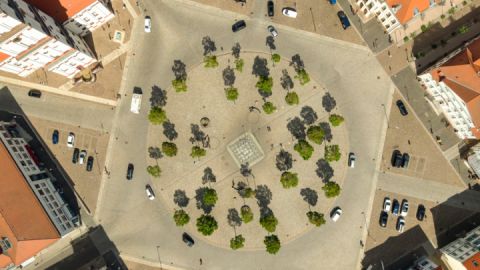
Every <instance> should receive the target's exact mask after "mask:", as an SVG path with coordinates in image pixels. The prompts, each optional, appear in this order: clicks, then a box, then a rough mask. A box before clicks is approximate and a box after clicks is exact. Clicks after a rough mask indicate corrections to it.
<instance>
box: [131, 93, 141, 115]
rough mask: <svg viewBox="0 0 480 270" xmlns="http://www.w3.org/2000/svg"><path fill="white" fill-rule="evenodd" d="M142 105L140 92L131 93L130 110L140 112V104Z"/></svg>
mask: <svg viewBox="0 0 480 270" xmlns="http://www.w3.org/2000/svg"><path fill="white" fill-rule="evenodd" d="M141 105H142V94H136V93H133V95H132V104H131V105H130V111H131V112H133V113H137V114H138V113H140V106H141Z"/></svg>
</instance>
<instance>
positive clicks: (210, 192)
mask: <svg viewBox="0 0 480 270" xmlns="http://www.w3.org/2000/svg"><path fill="white" fill-rule="evenodd" d="M202 200H203V204H205V205H207V206H211V205H215V203H217V200H218V196H217V191H216V190H215V189H213V188H206V189H205V192H204V193H203V198H202Z"/></svg>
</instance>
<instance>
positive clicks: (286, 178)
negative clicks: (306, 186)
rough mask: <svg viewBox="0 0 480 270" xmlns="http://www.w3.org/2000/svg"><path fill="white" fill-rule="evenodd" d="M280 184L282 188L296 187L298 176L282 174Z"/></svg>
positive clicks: (288, 173)
mask: <svg viewBox="0 0 480 270" xmlns="http://www.w3.org/2000/svg"><path fill="white" fill-rule="evenodd" d="M280 182H281V183H282V186H283V187H284V188H291V187H296V186H297V185H298V175H297V174H296V173H291V172H284V173H282V177H280Z"/></svg>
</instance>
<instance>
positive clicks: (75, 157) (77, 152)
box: [72, 148, 80, 164]
mask: <svg viewBox="0 0 480 270" xmlns="http://www.w3.org/2000/svg"><path fill="white" fill-rule="evenodd" d="M79 155H80V149H78V148H75V149H73V155H72V163H73V164H77V162H78V156H79Z"/></svg>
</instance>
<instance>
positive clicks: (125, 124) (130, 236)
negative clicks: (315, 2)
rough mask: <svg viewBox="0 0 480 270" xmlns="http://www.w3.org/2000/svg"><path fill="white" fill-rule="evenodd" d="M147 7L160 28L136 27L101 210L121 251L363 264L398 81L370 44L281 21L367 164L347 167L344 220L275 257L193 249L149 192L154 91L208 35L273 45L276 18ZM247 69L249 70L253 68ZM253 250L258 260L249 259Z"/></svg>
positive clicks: (286, 265) (321, 265)
mask: <svg viewBox="0 0 480 270" xmlns="http://www.w3.org/2000/svg"><path fill="white" fill-rule="evenodd" d="M145 6H146V8H147V14H148V15H150V16H151V17H152V19H153V22H152V23H153V27H152V33H150V34H148V35H146V34H143V33H141V32H143V29H142V28H143V22H142V21H138V22H137V24H136V25H135V31H137V35H138V38H136V39H135V40H136V41H137V45H136V46H135V56H134V58H133V59H132V65H131V66H130V69H129V73H128V74H127V78H126V85H125V87H126V89H127V96H126V97H125V98H122V100H121V102H120V103H119V106H118V108H117V109H116V110H117V111H116V116H115V120H114V121H116V122H115V124H114V127H113V130H112V132H113V134H114V137H115V138H117V139H115V140H112V145H111V150H110V153H109V157H110V159H109V160H108V169H109V170H110V171H111V174H110V175H109V177H108V178H107V179H106V180H105V186H104V188H103V193H102V194H101V196H102V197H101V199H100V200H99V201H100V204H99V206H98V209H99V211H98V215H96V219H97V221H98V222H100V223H101V224H102V225H103V226H104V228H105V230H106V232H107V233H108V235H109V237H110V238H111V239H112V241H114V242H115V244H116V245H117V247H118V249H119V251H120V253H123V254H127V255H130V256H135V257H137V258H140V259H145V260H147V261H151V262H158V261H161V264H162V265H174V266H177V267H183V268H185V269H198V267H197V266H199V259H200V258H202V260H203V265H202V267H204V269H266V268H268V269H355V268H357V265H358V262H359V259H360V258H359V256H361V250H360V245H359V242H360V240H361V239H364V237H365V235H366V232H365V231H364V230H363V229H362V227H364V226H363V225H364V223H365V220H364V217H363V214H362V212H366V213H369V211H370V209H369V207H370V204H371V200H372V199H373V190H374V188H375V186H376V178H377V177H376V175H377V172H376V171H377V170H376V168H378V166H379V164H378V162H379V160H380V158H379V157H380V154H381V149H382V148H383V141H384V137H383V136H384V134H385V129H386V118H385V115H384V112H383V110H384V107H383V106H382V104H385V105H387V108H386V109H387V110H389V109H390V108H388V106H389V105H388V104H391V102H390V99H391V93H392V91H393V87H392V83H391V81H390V79H389V78H388V76H387V75H386V74H385V72H384V71H383V69H382V68H381V66H380V65H379V64H378V62H377V61H376V59H375V58H374V56H373V55H372V53H371V52H370V51H369V49H368V48H366V47H362V46H359V45H355V44H350V43H346V42H342V41H337V40H333V39H331V38H326V37H322V36H318V35H315V34H311V33H306V32H301V31H296V30H294V29H291V28H287V27H284V26H280V25H278V26H276V28H277V30H278V31H279V37H278V38H277V40H276V46H277V53H279V54H281V55H282V57H291V56H292V55H294V54H296V53H300V55H301V57H302V59H304V62H305V66H306V69H307V71H308V72H309V73H310V75H311V77H312V78H313V79H315V80H316V81H318V82H321V83H322V84H323V85H325V86H326V88H327V89H329V91H330V92H331V93H332V95H333V96H334V97H335V99H336V100H337V106H338V107H339V109H340V111H341V112H342V114H343V115H344V116H345V117H346V119H347V121H346V125H347V127H348V130H349V131H350V132H349V143H350V150H352V151H354V152H356V153H357V157H358V166H357V167H356V168H355V169H354V170H351V171H349V172H348V173H347V179H346V180H345V186H344V187H343V190H342V192H343V193H342V195H341V196H340V197H339V198H338V199H337V201H336V204H337V205H339V206H341V207H342V208H343V209H344V214H343V216H342V218H341V220H340V221H339V222H337V223H335V224H334V223H332V222H327V224H326V225H324V226H323V227H322V228H321V229H319V230H312V231H311V232H309V233H307V234H305V235H303V236H302V237H300V238H298V239H297V240H295V241H293V242H291V243H289V244H288V245H285V246H283V247H282V249H281V250H280V252H279V254H277V255H276V256H271V255H268V254H267V253H266V252H264V251H248V252H246V251H243V252H242V251H240V252H239V251H237V252H233V251H231V250H225V249H222V248H218V247H215V246H211V245H209V244H208V243H206V242H204V241H202V240H201V239H196V244H195V246H194V247H193V248H187V247H186V246H185V245H184V243H183V242H182V241H181V233H182V232H183V231H182V230H181V229H180V228H178V227H175V225H174V223H173V221H172V211H171V210H170V209H165V207H164V206H163V205H161V204H159V203H158V200H155V201H149V200H147V198H146V196H145V191H144V188H145V184H147V183H150V180H149V179H150V178H149V176H148V175H147V173H146V171H145V169H144V168H145V167H146V158H147V151H146V149H147V147H148V145H146V137H147V132H148V122H147V119H146V118H147V117H146V115H147V112H148V98H149V94H148V93H149V91H150V89H151V87H152V86H153V85H158V86H160V87H161V88H163V89H168V88H169V87H170V82H171V80H172V79H173V74H172V71H171V66H172V64H173V60H175V59H181V60H182V61H183V62H184V63H185V64H186V65H187V70H188V69H190V68H192V66H194V65H197V64H199V63H201V62H202V58H203V50H202V45H201V40H202V37H203V36H207V35H209V36H210V37H211V38H212V39H213V40H214V41H215V42H216V46H217V48H218V51H217V53H222V52H223V53H230V48H231V47H232V46H233V44H234V43H235V42H239V43H240V44H241V46H242V50H247V51H253V52H256V51H259V52H260V51H262V52H263V51H264V52H268V48H267V47H266V46H265V37H266V36H267V34H268V33H267V31H266V26H267V25H268V24H270V23H269V22H265V21H263V20H262V19H260V18H253V19H249V18H247V17H245V16H240V15H237V14H233V13H229V12H218V10H216V9H214V8H203V7H199V6H191V5H189V4H188V2H186V1H145ZM235 19H245V20H246V22H247V28H246V29H244V30H242V31H240V32H238V33H236V34H233V33H232V32H231V24H232V23H233V22H234V21H235ZM244 72H249V67H246V68H245V71H244ZM134 86H138V87H141V88H142V89H143V91H144V93H145V94H144V97H143V106H142V109H141V112H140V114H139V115H135V114H132V113H130V111H129V106H130V103H129V100H130V97H131V89H132V88H133V87H134ZM187 94H188V93H187ZM319 106H320V105H319ZM129 162H132V163H134V164H135V167H136V170H135V176H134V180H133V181H128V182H127V181H126V180H125V173H126V168H127V164H128V163H129ZM160 181H161V179H160ZM367 216H370V215H369V214H367ZM157 247H158V248H157ZM340 250H341V251H342V252H339V251H340ZM247 253H248V258H249V259H248V260H245V258H246V257H245V255H247ZM345 254H348V256H345ZM313 258H315V259H313Z"/></svg>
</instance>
